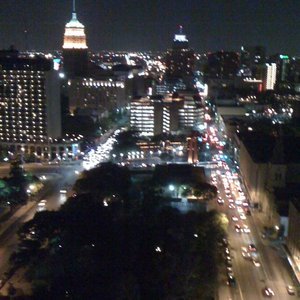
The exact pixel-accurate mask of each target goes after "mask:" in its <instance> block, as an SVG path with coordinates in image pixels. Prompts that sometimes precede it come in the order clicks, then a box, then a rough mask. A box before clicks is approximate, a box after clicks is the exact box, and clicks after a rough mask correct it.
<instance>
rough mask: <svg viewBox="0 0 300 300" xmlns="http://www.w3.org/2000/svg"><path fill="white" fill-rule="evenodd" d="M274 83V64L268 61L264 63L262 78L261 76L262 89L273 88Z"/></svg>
mask: <svg viewBox="0 0 300 300" xmlns="http://www.w3.org/2000/svg"><path fill="white" fill-rule="evenodd" d="M275 83H276V64H275V63H270V64H266V65H265V70H264V78H263V89H264V90H274V86H275Z"/></svg>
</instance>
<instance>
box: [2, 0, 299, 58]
mask: <svg viewBox="0 0 300 300" xmlns="http://www.w3.org/2000/svg"><path fill="white" fill-rule="evenodd" d="M1 8H2V9H1V12H0V20H1V25H2V26H1V31H0V46H1V48H7V47H8V46H9V45H12V44H13V45H15V46H16V47H17V48H19V49H22V50H24V49H29V50H33V49H34V50H40V51H43V50H56V49H61V47H62V43H63V41H62V37H63V32H64V26H65V24H66V23H67V22H68V21H69V20H70V17H71V13H72V1H71V0H68V1H67V0H65V1H58V0H51V1H43V2H41V1H37V0H28V1H16V0H11V1H6V2H3V3H2V4H1ZM76 10H77V14H78V19H79V21H80V22H82V23H83V24H84V25H85V28H86V34H87V42H88V46H89V49H90V50H92V51H100V50H115V51H117V50H127V51H138V50H140V51H145V50H154V51H155V50H157V51H164V50H166V49H167V48H169V47H170V46H171V41H172V38H173V34H174V33H175V32H176V31H177V29H178V25H183V28H184V32H185V33H186V34H187V36H188V38H189V40H190V44H191V46H192V47H193V48H194V49H195V50H196V51H198V52H200V53H201V52H210V51H216V50H221V49H224V50H238V49H239V48H240V46H242V45H244V46H245V45H263V46H265V47H266V49H267V51H268V54H272V53H276V52H281V53H287V54H291V55H298V54H299V51H298V44H299V39H297V35H298V30H297V28H298V27H299V26H297V25H299V22H300V21H299V20H298V18H297V11H299V10H300V3H299V2H297V1H292V0H290V1H285V4H284V5H282V3H280V2H275V1H273V2H272V5H271V3H270V1H251V2H246V1H243V2H241V1H231V3H230V4H229V3H226V1H208V0H204V1H201V2H200V1H196V0H191V1H187V2H185V3H183V2H181V1H170V0H166V1H163V2H162V1H151V2H149V1H133V0H125V1H124V0H123V1H120V0H114V1H112V2H104V1H91V0H86V1H77V3H76ZM25 30H27V33H24V31H25ZM45 37H46V38H45Z"/></svg>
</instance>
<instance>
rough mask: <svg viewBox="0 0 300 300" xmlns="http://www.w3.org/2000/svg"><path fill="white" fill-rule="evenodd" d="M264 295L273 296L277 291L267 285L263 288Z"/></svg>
mask: <svg viewBox="0 0 300 300" xmlns="http://www.w3.org/2000/svg"><path fill="white" fill-rule="evenodd" d="M263 295H264V296H266V297H273V296H274V295H275V293H274V292H273V290H272V289H271V288H269V287H265V288H264V289H263Z"/></svg>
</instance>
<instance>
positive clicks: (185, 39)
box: [174, 34, 188, 42]
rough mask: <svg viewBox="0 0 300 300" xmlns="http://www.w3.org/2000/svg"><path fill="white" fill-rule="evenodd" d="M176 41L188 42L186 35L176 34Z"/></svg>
mask: <svg viewBox="0 0 300 300" xmlns="http://www.w3.org/2000/svg"><path fill="white" fill-rule="evenodd" d="M174 41H177V42H188V40H187V38H186V35H185V34H175V38H174Z"/></svg>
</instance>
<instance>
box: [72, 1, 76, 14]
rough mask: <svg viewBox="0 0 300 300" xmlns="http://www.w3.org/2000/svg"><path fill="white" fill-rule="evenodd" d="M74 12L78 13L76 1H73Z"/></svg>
mask: <svg viewBox="0 0 300 300" xmlns="http://www.w3.org/2000/svg"><path fill="white" fill-rule="evenodd" d="M73 12H76V1H75V0H73Z"/></svg>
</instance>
